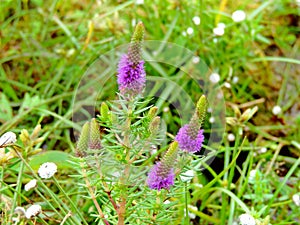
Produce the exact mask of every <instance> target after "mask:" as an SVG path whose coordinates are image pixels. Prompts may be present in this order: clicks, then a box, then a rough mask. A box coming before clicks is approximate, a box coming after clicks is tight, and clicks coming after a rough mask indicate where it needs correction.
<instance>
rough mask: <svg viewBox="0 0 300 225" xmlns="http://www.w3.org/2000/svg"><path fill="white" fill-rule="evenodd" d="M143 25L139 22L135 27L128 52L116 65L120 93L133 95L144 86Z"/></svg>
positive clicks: (139, 91)
mask: <svg viewBox="0 0 300 225" xmlns="http://www.w3.org/2000/svg"><path fill="white" fill-rule="evenodd" d="M143 40H144V25H143V23H142V22H139V23H138V24H137V26H136V27H135V30H134V33H133V35H132V38H131V42H130V45H129V48H128V54H125V55H123V56H122V57H121V59H120V62H119V65H118V75H117V76H118V85H119V90H120V92H121V94H123V95H130V96H134V95H137V94H140V93H141V92H142V90H143V88H144V87H145V83H146V72H145V69H144V63H145V62H144V61H143V60H142V50H141V49H142V42H143Z"/></svg>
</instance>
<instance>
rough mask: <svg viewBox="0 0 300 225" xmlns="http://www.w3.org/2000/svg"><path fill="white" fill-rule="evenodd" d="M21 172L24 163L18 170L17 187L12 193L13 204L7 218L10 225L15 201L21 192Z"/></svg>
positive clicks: (22, 163)
mask: <svg viewBox="0 0 300 225" xmlns="http://www.w3.org/2000/svg"><path fill="white" fill-rule="evenodd" d="M23 170H24V162H23V161H21V163H20V170H19V174H18V180H17V187H16V189H15V193H14V199H13V203H12V207H11V211H10V217H9V222H8V224H11V221H12V216H13V214H14V210H15V207H16V205H17V201H18V196H19V193H20V192H21V186H22V177H23Z"/></svg>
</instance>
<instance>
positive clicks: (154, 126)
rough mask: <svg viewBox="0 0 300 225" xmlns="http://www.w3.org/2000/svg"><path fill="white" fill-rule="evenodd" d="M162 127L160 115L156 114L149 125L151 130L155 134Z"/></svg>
mask: <svg viewBox="0 0 300 225" xmlns="http://www.w3.org/2000/svg"><path fill="white" fill-rule="evenodd" d="M159 127H160V117H159V116H156V117H154V119H153V120H152V121H151V123H150V125H149V130H150V132H151V134H152V135H155V134H156V133H157V131H158V130H159Z"/></svg>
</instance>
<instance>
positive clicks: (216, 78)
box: [209, 73, 221, 84]
mask: <svg viewBox="0 0 300 225" xmlns="http://www.w3.org/2000/svg"><path fill="white" fill-rule="evenodd" d="M220 79H221V78H220V75H219V74H217V73H212V74H211V75H210V76H209V80H210V81H211V82H212V83H214V84H216V83H218V82H219V81H220Z"/></svg>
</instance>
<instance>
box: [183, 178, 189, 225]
mask: <svg viewBox="0 0 300 225" xmlns="http://www.w3.org/2000/svg"><path fill="white" fill-rule="evenodd" d="M184 192H185V224H186V225H188V224H190V219H189V209H188V190H187V182H185V183H184Z"/></svg>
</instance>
